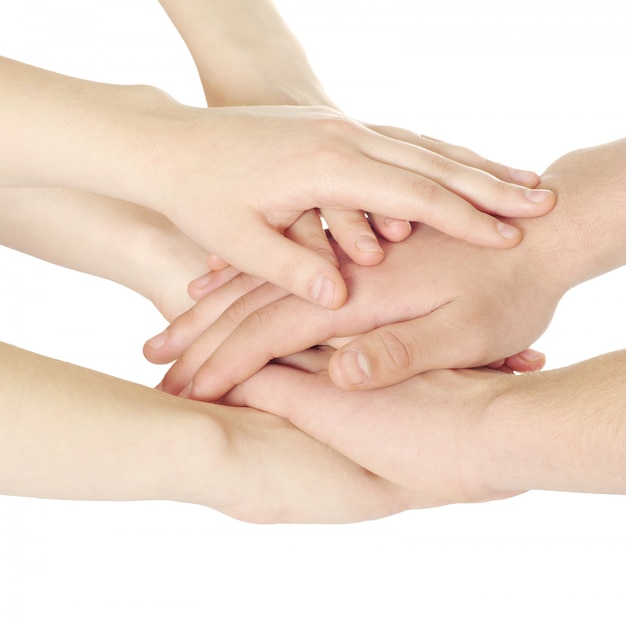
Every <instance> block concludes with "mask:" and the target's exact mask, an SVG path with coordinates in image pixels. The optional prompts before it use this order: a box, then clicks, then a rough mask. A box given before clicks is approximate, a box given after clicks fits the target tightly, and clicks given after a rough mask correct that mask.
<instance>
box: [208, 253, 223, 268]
mask: <svg viewBox="0 0 626 624" xmlns="http://www.w3.org/2000/svg"><path fill="white" fill-rule="evenodd" d="M206 263H207V265H208V267H209V269H211V270H212V271H220V270H221V269H225V268H226V267H227V266H229V264H228V262H226V261H225V260H223V259H222V258H220V257H219V256H216V255H215V254H209V255H208V256H207V259H206Z"/></svg>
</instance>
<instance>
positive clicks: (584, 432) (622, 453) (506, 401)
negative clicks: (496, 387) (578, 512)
mask: <svg viewBox="0 0 626 624" xmlns="http://www.w3.org/2000/svg"><path fill="white" fill-rule="evenodd" d="M505 388H506V389H505V391H504V392H503V393H502V394H501V395H500V396H499V397H498V399H496V401H495V402H494V404H493V410H492V411H490V416H489V418H488V419H487V420H486V421H485V425H486V427H487V429H488V432H487V436H488V437H489V439H490V443H489V444H488V445H487V447H486V448H491V449H497V450H496V452H495V453H494V454H493V455H492V456H491V470H490V472H491V475H492V478H493V479H494V480H495V481H494V485H495V489H496V490H501V491H510V490H531V489H538V490H558V491H572V492H599V493H610V494H626V351H617V352H615V353H610V354H607V355H603V356H600V357H597V358H594V359H592V360H588V361H586V362H582V363H579V364H576V365H574V366H570V367H567V368H563V369H558V370H553V371H547V372H541V373H533V374H530V375H527V376H520V377H514V378H511V379H509V380H508V383H507V384H505ZM490 479H491V478H490Z"/></svg>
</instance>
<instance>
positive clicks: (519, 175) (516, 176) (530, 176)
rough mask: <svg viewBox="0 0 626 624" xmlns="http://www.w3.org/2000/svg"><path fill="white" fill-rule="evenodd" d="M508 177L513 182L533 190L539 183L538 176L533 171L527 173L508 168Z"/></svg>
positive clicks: (539, 178)
mask: <svg viewBox="0 0 626 624" xmlns="http://www.w3.org/2000/svg"><path fill="white" fill-rule="evenodd" d="M509 175H510V178H511V180H512V181H513V182H517V183H518V184H522V185H524V186H527V187H528V188H535V187H536V186H537V185H538V184H539V182H540V181H541V177H540V176H539V174H537V173H535V172H534V171H527V170H526V169H515V168H513V167H509Z"/></svg>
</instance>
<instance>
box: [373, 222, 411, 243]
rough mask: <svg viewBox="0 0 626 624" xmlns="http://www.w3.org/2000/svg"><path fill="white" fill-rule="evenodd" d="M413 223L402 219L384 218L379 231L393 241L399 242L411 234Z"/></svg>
mask: <svg viewBox="0 0 626 624" xmlns="http://www.w3.org/2000/svg"><path fill="white" fill-rule="evenodd" d="M411 230H412V228H411V223H410V222H409V221H405V220H402V219H388V218H385V219H384V220H383V224H382V227H381V228H380V229H379V230H378V233H379V234H380V235H381V236H382V237H384V238H385V239H386V240H388V241H389V242H391V243H399V242H400V241H403V240H405V239H406V238H408V236H409V235H410V234H411Z"/></svg>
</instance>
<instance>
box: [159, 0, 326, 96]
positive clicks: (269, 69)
mask: <svg viewBox="0 0 626 624" xmlns="http://www.w3.org/2000/svg"><path fill="white" fill-rule="evenodd" d="M161 4H162V5H163V8H164V9H165V10H166V12H167V13H168V15H169V17H170V19H171V20H172V22H173V23H174V24H175V25H176V27H177V28H178V30H179V32H180V34H181V36H182V37H183V39H184V40H185V43H186V44H187V47H188V48H189V50H190V52H191V55H192V57H193V59H194V61H195V63H196V66H197V68H198V72H199V74H200V78H201V81H202V84H203V87H204V91H205V95H206V99H207V102H208V104H209V105H211V106H251V105H257V106H259V105H276V104H286V105H294V106H331V107H335V106H334V104H333V102H332V101H331V100H330V98H329V97H328V95H327V94H326V93H325V91H324V89H323V87H322V85H321V83H320V82H319V80H318V79H317V77H316V76H315V73H314V72H313V70H312V68H311V66H310V64H309V61H308V59H307V57H306V53H305V51H304V49H303V48H302V46H301V45H300V42H299V41H298V39H297V38H296V37H295V36H294V34H293V33H292V32H291V30H290V29H289V27H288V26H287V24H286V23H285V22H284V20H283V19H282V17H281V15H280V13H279V12H278V11H277V10H276V7H275V6H274V5H273V3H272V2H271V1H269V0H230V1H229V2H222V1H220V2H215V1H214V0H187V2H179V1H178V0H161Z"/></svg>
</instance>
